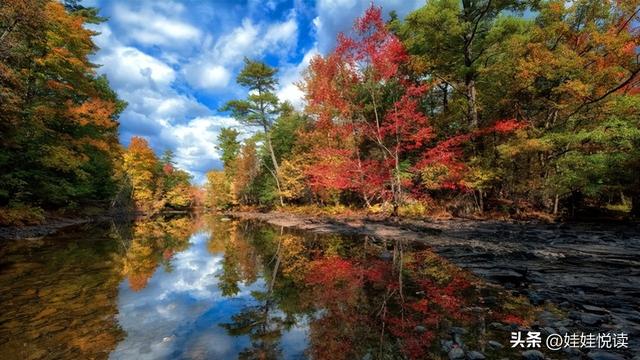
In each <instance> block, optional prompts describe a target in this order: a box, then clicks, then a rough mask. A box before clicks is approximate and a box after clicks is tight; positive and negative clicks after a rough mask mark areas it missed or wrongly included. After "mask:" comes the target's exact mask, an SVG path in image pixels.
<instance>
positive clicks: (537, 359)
mask: <svg viewBox="0 0 640 360" xmlns="http://www.w3.org/2000/svg"><path fill="white" fill-rule="evenodd" d="M522 358H523V359H525V360H544V355H543V354H542V353H541V352H540V351H538V350H527V351H523V352H522Z"/></svg>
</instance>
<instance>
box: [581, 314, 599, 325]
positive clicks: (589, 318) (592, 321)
mask: <svg viewBox="0 0 640 360" xmlns="http://www.w3.org/2000/svg"><path fill="white" fill-rule="evenodd" d="M580 321H582V323H583V324H585V325H589V326H595V325H599V324H601V323H602V322H603V321H604V316H600V315H594V314H582V315H581V316H580Z"/></svg>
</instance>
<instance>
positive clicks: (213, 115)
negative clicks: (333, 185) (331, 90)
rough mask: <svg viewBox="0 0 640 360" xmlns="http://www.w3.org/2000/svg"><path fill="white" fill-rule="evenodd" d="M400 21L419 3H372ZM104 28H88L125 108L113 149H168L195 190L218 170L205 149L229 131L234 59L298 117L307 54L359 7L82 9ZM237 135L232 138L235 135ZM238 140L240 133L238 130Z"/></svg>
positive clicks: (357, 0) (286, 2)
mask: <svg viewBox="0 0 640 360" xmlns="http://www.w3.org/2000/svg"><path fill="white" fill-rule="evenodd" d="M375 3H376V4H377V5H381V6H382V7H383V12H384V13H385V14H386V13H388V12H389V11H391V10H396V11H397V12H398V13H399V14H400V15H401V16H402V15H405V14H407V13H408V12H409V11H411V10H412V9H415V8H418V7H419V6H421V5H423V4H424V0H386V1H376V2H375ZM83 4H84V5H85V6H97V7H99V8H100V14H101V15H102V16H105V17H107V18H108V19H109V20H108V21H107V22H106V23H103V24H101V25H99V26H94V27H92V28H94V29H95V30H97V31H99V32H100V35H98V36H96V38H95V41H96V43H97V45H98V46H99V47H100V50H99V51H98V53H97V54H96V55H95V57H94V59H93V61H94V62H95V63H97V64H101V65H102V66H101V67H100V68H99V69H98V72H99V73H101V74H106V75H107V77H108V78H109V81H110V82H111V85H112V87H113V88H114V89H115V90H116V92H117V93H118V95H119V96H120V98H122V99H123V100H125V101H127V102H128V103H129V106H128V107H127V109H126V111H125V112H124V113H123V114H122V115H121V117H120V122H121V126H120V140H121V141H122V143H123V144H125V145H128V143H129V139H130V138H131V136H142V137H144V138H146V139H147V140H149V142H150V143H151V145H152V147H153V148H154V150H155V151H156V152H157V153H161V152H163V151H164V150H165V149H171V150H173V151H174V152H175V154H176V161H177V163H178V166H179V167H181V168H183V169H185V170H187V171H189V172H190V173H191V174H192V175H193V176H194V180H195V182H197V183H202V182H203V180H204V173H206V172H207V171H208V170H211V169H214V168H218V169H219V168H221V163H220V160H219V154H217V153H216V151H215V148H214V146H215V140H216V137H217V134H218V132H219V131H220V129H221V128H222V127H227V126H234V127H237V126H238V124H237V123H236V122H235V121H234V120H233V119H232V118H230V117H229V116H228V114H224V113H220V112H218V111H217V109H218V108H219V107H220V106H221V105H222V104H224V103H225V102H226V101H228V100H230V99H233V98H242V97H244V96H246V91H245V90H244V89H242V88H240V87H239V86H237V85H236V83H235V77H236V75H237V73H238V71H239V70H240V68H241V67H242V63H243V58H244V57H245V56H246V57H250V58H255V59H261V60H263V61H266V62H268V63H269V64H270V65H272V66H276V67H278V68H279V73H278V78H279V81H280V86H279V88H278V96H279V97H280V99H281V100H289V101H291V102H292V103H294V104H295V105H296V106H297V107H299V108H302V107H303V106H304V102H303V100H302V98H301V95H302V94H301V93H300V91H299V90H298V88H297V87H296V86H295V82H297V81H298V80H299V79H300V74H301V72H302V71H303V70H304V68H305V67H306V65H307V64H308V61H309V60H310V59H311V58H312V57H313V56H314V55H315V54H318V53H320V54H326V53H327V52H328V51H330V50H331V49H332V47H333V45H334V41H335V36H336V34H337V33H338V32H341V31H342V32H345V31H346V32H348V31H349V30H350V28H351V25H352V23H353V19H354V18H355V17H357V16H359V15H360V14H361V13H362V12H363V11H364V9H365V8H366V7H367V6H368V5H369V4H370V1H369V0H318V1H315V2H314V1H306V0H268V1H256V0H247V1H223V0H212V1H194V0H191V1H164V0H163V1H153V0H135V1H134V0H87V1H84V2H83ZM239 129H242V128H240V127H239ZM243 131H245V132H247V131H250V130H248V129H244V130H243Z"/></svg>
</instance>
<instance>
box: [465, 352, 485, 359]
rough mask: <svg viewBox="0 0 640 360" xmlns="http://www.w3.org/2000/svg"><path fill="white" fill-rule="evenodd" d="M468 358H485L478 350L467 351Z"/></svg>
mask: <svg viewBox="0 0 640 360" xmlns="http://www.w3.org/2000/svg"><path fill="white" fill-rule="evenodd" d="M467 359H468V360H484V359H486V358H485V356H484V354H483V353H481V352H479V351H469V352H468V353H467Z"/></svg>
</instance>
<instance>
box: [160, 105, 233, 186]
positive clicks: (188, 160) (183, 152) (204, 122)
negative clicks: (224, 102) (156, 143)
mask: <svg viewBox="0 0 640 360" xmlns="http://www.w3.org/2000/svg"><path fill="white" fill-rule="evenodd" d="M234 126H238V123H237V122H236V121H235V120H234V119H232V118H229V117H224V116H203V117H197V118H194V119H192V120H190V121H189V122H187V123H185V124H178V125H173V126H166V127H164V128H163V129H162V131H161V134H160V136H159V138H160V139H161V141H163V142H173V143H174V144H175V155H176V163H177V165H178V167H180V168H182V169H186V170H187V171H189V172H190V173H191V174H192V175H193V176H194V180H195V182H197V183H200V184H202V183H203V182H204V180H205V179H204V176H203V174H204V172H206V171H208V170H211V169H212V168H214V167H215V166H216V165H219V164H220V158H219V154H218V151H217V150H216V148H215V144H216V139H217V137H218V134H219V133H220V129H222V128H223V127H234Z"/></svg>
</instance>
